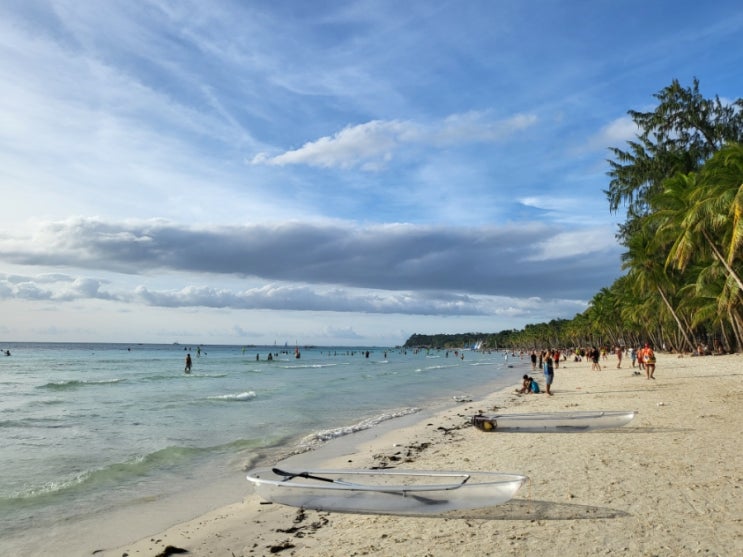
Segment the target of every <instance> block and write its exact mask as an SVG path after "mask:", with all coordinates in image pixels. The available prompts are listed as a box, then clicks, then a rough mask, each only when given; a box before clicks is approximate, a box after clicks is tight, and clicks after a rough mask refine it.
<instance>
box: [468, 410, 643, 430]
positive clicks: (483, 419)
mask: <svg viewBox="0 0 743 557" xmlns="http://www.w3.org/2000/svg"><path fill="white" fill-rule="evenodd" d="M634 417H635V412H634V411H633V410H619V411H615V410H611V411H609V410H606V411H600V410H599V411H583V412H542V413H534V414H491V415H485V414H478V415H476V416H473V417H472V425H474V426H475V427H476V428H477V429H479V430H481V431H488V432H493V431H498V432H500V431H520V432H538V433H544V432H570V431H587V430H591V429H611V428H616V427H622V426H623V425H626V424H628V423H629V422H630V421H632V418H634Z"/></svg>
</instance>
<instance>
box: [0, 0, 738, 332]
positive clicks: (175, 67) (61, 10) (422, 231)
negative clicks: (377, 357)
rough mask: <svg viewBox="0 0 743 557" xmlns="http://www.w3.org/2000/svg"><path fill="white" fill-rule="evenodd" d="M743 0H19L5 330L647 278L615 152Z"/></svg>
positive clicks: (0, 237)
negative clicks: (611, 196)
mask: <svg viewBox="0 0 743 557" xmlns="http://www.w3.org/2000/svg"><path fill="white" fill-rule="evenodd" d="M741 36H743V4H741V3H740V2H739V1H737V0H735V1H724V0H723V1H714V0H713V1H710V2H707V3H699V2H697V1H693V2H692V1H687V0H673V1H668V0H657V1H654V2H647V0H641V1H635V0H628V1H622V0H616V1H608V0H607V1H602V0H585V1H569V0H559V1H558V0H554V1H550V0H544V1H539V2H537V1H534V0H499V1H497V2H493V1H490V0H471V1H470V0H420V1H419V0H410V1H407V2H400V1H399V0H390V1H387V0H359V1H356V0H349V1H344V2H337V1H327V0H313V1H311V2H306V1H301V0H270V1H268V0H266V1H249V0H245V1H237V0H235V1H227V0H215V1H213V2H203V1H199V0H193V1H191V0H178V1H176V0H169V1H166V0H138V1H124V0H121V1H106V0H101V1H100V2H80V1H78V0H44V1H41V0H38V1H36V0H4V1H3V2H2V3H0V207H1V208H2V209H3V218H2V219H1V220H0V308H1V309H0V343H2V341H5V342H11V341H39V342H55V341H58V342H73V341H78V342H97V341H100V342H124V343H135V342H155V343H161V342H162V343H173V342H180V343H181V344H205V345H209V344H237V345H247V344H256V345H265V344H268V345H272V344H274V343H277V344H278V345H284V344H285V343H288V344H289V345H294V344H300V345H322V346H331V345H340V346H344V345H345V346H395V345H401V344H403V343H404V342H405V341H406V340H407V339H408V337H409V336H410V335H412V334H414V333H421V334H438V333H463V332H484V333H487V332H498V331H502V330H506V329H521V328H523V327H524V326H525V325H527V324H530V323H541V322H546V321H550V320H552V319H556V318H565V319H571V318H573V317H574V316H575V315H576V314H578V313H581V312H582V311H584V310H585V309H586V307H587V304H588V303H589V302H590V300H591V298H592V297H593V296H594V295H595V294H596V293H597V292H598V291H599V290H600V289H601V288H604V287H609V286H611V284H612V283H613V282H614V280H615V279H616V278H617V277H619V276H620V275H621V274H622V269H621V253H622V251H623V250H622V247H621V246H620V245H618V243H617V241H616V238H615V234H616V232H617V224H618V223H619V222H621V221H622V220H623V217H624V215H623V213H622V211H621V210H620V211H619V212H618V213H617V214H612V213H611V212H610V211H609V203H608V201H607V198H606V195H605V193H604V192H605V190H606V189H607V188H608V184H609V177H608V176H607V172H608V171H609V165H608V162H607V160H608V159H611V153H610V151H609V148H610V147H619V148H624V147H626V142H627V141H628V140H631V139H632V138H633V137H634V135H635V133H636V132H637V130H636V129H635V128H634V125H633V123H632V121H631V119H630V118H629V116H628V114H627V112H628V111H629V110H653V109H654V108H655V106H657V102H656V99H655V97H654V94H656V93H657V92H659V91H660V90H661V89H663V88H664V87H666V86H668V85H670V84H671V82H672V81H673V80H674V79H678V80H679V81H680V82H681V84H682V85H683V86H690V85H691V84H692V82H693V79H694V78H697V79H699V82H700V90H701V92H702V94H703V95H704V96H705V97H707V98H712V97H714V96H715V95H719V96H720V98H721V99H723V100H728V101H732V100H734V99H736V98H739V97H740V96H742V95H741V84H742V82H743V72H741V71H740V68H741V67H743V48H741V44H740V38H741Z"/></svg>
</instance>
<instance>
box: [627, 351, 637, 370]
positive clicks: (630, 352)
mask: <svg viewBox="0 0 743 557" xmlns="http://www.w3.org/2000/svg"><path fill="white" fill-rule="evenodd" d="M629 356H630V358H632V367H635V362H637V350H635V347H634V346H633V347H632V348H631V349H630V351H629Z"/></svg>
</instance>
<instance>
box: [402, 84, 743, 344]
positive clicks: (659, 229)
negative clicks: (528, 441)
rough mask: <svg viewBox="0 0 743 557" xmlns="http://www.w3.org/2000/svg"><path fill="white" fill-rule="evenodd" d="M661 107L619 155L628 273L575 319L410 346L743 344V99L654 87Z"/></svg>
mask: <svg viewBox="0 0 743 557" xmlns="http://www.w3.org/2000/svg"><path fill="white" fill-rule="evenodd" d="M654 97H655V98H656V99H657V101H658V105H657V107H656V108H655V109H654V110H653V111H651V112H640V111H636V110H630V111H629V112H628V114H629V116H630V117H631V118H632V120H633V122H634V123H635V125H636V126H637V130H638V132H637V134H636V136H635V138H634V139H633V140H631V141H628V142H627V145H626V146H625V147H624V148H618V147H612V148H610V153H611V155H612V158H611V159H609V160H608V163H609V166H610V170H609V172H608V174H609V177H610V182H609V187H608V189H607V190H605V191H604V193H605V195H606V197H607V200H608V202H609V210H610V211H611V212H612V213H616V212H617V211H619V210H620V209H623V210H624V211H625V213H626V214H625V220H624V222H623V223H622V224H621V225H620V227H619V230H618V232H617V239H618V240H619V242H620V243H621V245H622V246H623V247H624V248H625V249H626V251H625V252H624V253H623V255H622V269H623V270H624V271H625V274H623V275H622V276H621V277H619V278H618V279H617V280H616V281H615V282H614V283H613V284H612V285H611V286H608V287H605V288H602V289H601V290H600V291H599V292H598V293H597V294H596V295H594V297H593V298H592V299H591V301H590V303H589V305H588V307H587V309H586V310H585V311H584V312H583V313H580V314H577V315H576V316H575V317H574V318H573V319H555V320H552V321H550V322H549V323H538V324H530V325H526V326H525V327H524V328H523V329H521V330H509V331H501V332H500V333H488V334H480V333H465V334H460V335H413V336H411V337H410V339H408V341H407V342H406V343H405V346H431V347H440V348H447V347H454V346H458V347H466V346H471V345H472V344H474V343H477V342H478V341H482V342H483V346H484V347H486V348H491V349H492V348H499V347H500V348H502V347H508V348H513V349H527V350H531V349H537V348H546V347H567V346H627V347H629V346H637V345H639V344H641V343H644V342H650V343H652V344H653V345H654V346H655V347H657V348H661V349H667V350H670V351H678V352H690V351H696V350H697V349H702V350H706V351H710V352H712V351H714V352H738V351H740V350H741V349H742V348H743V299H742V298H741V294H742V293H743V281H742V280H741V277H743V263H742V261H741V249H742V248H743V99H740V98H739V99H737V100H735V101H732V102H723V101H722V100H721V99H720V98H719V97H718V96H715V97H714V98H705V97H704V96H703V95H702V94H701V93H700V91H699V81H698V80H697V79H694V80H693V83H692V85H691V86H689V87H683V86H681V84H680V83H679V82H678V80H673V82H672V83H671V85H669V86H668V87H665V88H664V89H662V90H661V91H659V92H658V93H656V94H655V95H654Z"/></svg>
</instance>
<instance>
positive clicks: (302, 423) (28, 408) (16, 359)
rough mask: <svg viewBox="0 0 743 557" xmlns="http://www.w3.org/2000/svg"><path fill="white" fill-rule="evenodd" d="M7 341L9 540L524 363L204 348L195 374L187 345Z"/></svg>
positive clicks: (368, 424) (462, 390) (0, 373)
mask: <svg viewBox="0 0 743 557" xmlns="http://www.w3.org/2000/svg"><path fill="white" fill-rule="evenodd" d="M0 348H2V349H3V350H6V349H7V350H10V352H11V356H0V393H2V397H0V436H2V439H1V441H2V450H1V451H0V467H1V468H0V469H1V470H2V474H0V539H2V538H3V537H4V536H7V535H17V534H18V533H19V532H23V531H25V530H27V529H28V528H30V527H32V526H33V527H34V528H43V527H44V526H45V525H51V524H54V523H55V521H58V520H59V519H60V516H64V518H65V520H72V519H74V517H75V516H77V515H80V516H82V515H87V516H89V515H91V514H95V513H101V512H104V513H105V512H106V511H108V510H111V509H112V508H114V507H117V506H120V505H124V504H126V505H130V504H133V503H135V502H136V501H138V500H145V499H146V500H150V501H151V500H152V499H153V498H154V499H157V498H162V497H166V496H168V495H170V494H172V493H173V492H175V491H178V490H188V489H190V488H193V487H195V486H196V485H200V484H203V483H204V482H205V481H210V480H216V479H219V478H222V477H227V476H230V475H241V474H242V473H243V471H244V470H245V469H247V468H250V467H251V466H253V465H255V464H256V463H258V462H259V461H261V460H271V458H277V456H279V455H286V454H289V453H292V452H298V451H304V450H308V449H311V448H313V447H315V446H317V445H318V444H320V443H322V442H324V441H326V440H328V439H332V438H335V437H339V436H343V435H348V434H351V433H354V432H356V431H359V430H363V429H367V428H372V427H375V426H376V425H378V424H380V423H382V422H388V421H389V420H391V419H395V418H396V417H400V416H405V415H410V414H412V413H416V412H418V411H420V410H421V409H423V410H426V409H430V408H432V407H434V406H436V405H439V406H440V405H442V404H443V405H446V404H449V405H453V404H455V402H454V400H453V397H462V396H463V397H468V398H474V399H477V398H478V397H479V396H484V395H486V394H488V393H490V392H492V391H493V390H496V389H498V388H502V387H503V386H505V385H508V384H512V383H517V382H518V380H519V377H520V373H523V372H520V371H519V370H518V369H511V368H509V367H508V366H507V365H506V364H507V363H508V362H507V361H506V360H505V359H504V356H503V354H481V353H477V352H471V351H465V352H464V359H461V358H460V357H457V356H455V354H454V353H453V352H449V353H447V352H444V351H435V352H434V351H431V352H425V351H422V352H413V351H410V350H408V351H401V350H394V349H384V348H355V349H350V348H346V347H344V348H312V349H302V350H301V357H300V358H299V359H297V358H295V355H294V352H293V349H291V350H287V351H286V352H283V351H281V350H280V349H277V348H276V347H270V348H268V347H259V348H241V347H238V346H202V347H201V354H200V355H197V351H196V348H195V347H190V353H191V355H192V358H193V369H192V371H191V373H190V374H185V373H184V359H185V354H186V353H187V351H186V350H184V348H189V347H183V346H178V345H118V344H37V343H15V344H13V343H6V344H4V345H2V346H0ZM367 351H368V352H369V355H368V357H367V355H366V352H367ZM269 352H273V353H274V354H277V356H276V357H275V359H274V361H267V359H266V358H267V355H268V353H269ZM256 355H258V357H259V358H260V360H259V361H257V360H256ZM511 363H514V361H513V360H511ZM205 471H207V472H206V473H205ZM205 476H208V478H207V479H205ZM246 491H247V486H246Z"/></svg>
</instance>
